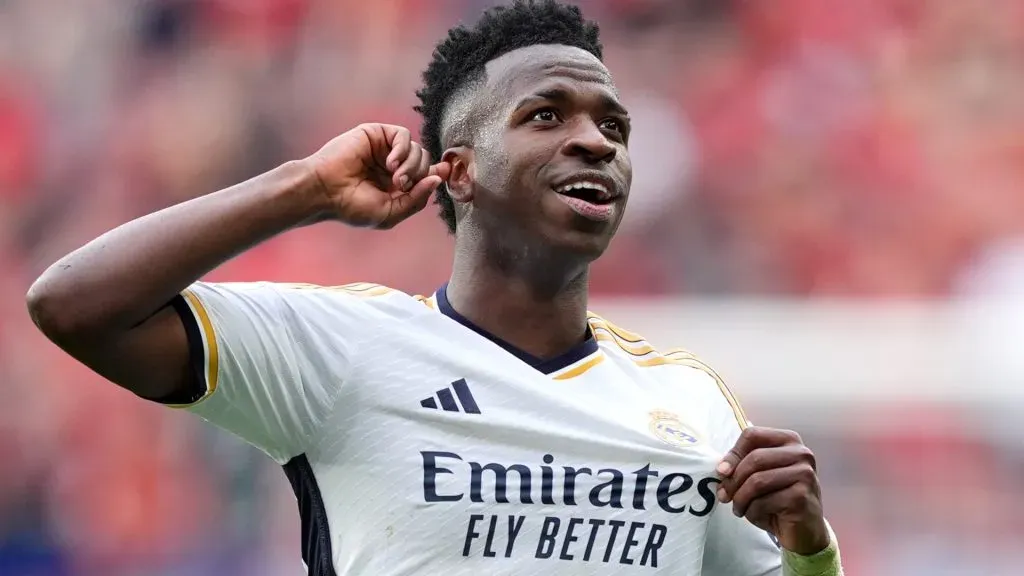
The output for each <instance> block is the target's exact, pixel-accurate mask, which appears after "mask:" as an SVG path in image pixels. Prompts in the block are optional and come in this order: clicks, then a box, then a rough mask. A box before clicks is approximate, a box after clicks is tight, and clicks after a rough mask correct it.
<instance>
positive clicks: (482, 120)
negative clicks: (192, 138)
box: [28, 1, 841, 576]
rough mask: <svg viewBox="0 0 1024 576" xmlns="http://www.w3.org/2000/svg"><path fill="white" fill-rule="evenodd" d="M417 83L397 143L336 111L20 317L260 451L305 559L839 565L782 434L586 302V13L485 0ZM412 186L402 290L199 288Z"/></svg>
mask: <svg viewBox="0 0 1024 576" xmlns="http://www.w3.org/2000/svg"><path fill="white" fill-rule="evenodd" d="M424 81H425V84H424V86H423V88H422V90H420V91H419V93H418V96H419V98H420V101H421V104H420V105H419V106H418V108H417V109H418V110H419V112H421V114H422V115H423V127H422V138H423V145H422V146H421V145H420V144H417V143H416V142H413V141H412V139H411V136H410V132H409V131H408V130H406V129H404V128H401V127H397V126H389V125H384V124H364V125H361V126H358V127H356V128H354V129H352V130H350V131H348V132H346V133H344V134H342V135H341V136H339V137H337V138H335V139H334V140H332V141H331V142H329V143H328V144H327V145H326V146H324V147H323V148H322V149H321V150H319V151H318V152H316V153H315V154H313V155H312V156H310V157H308V158H305V159H302V160H298V161H293V162H288V163H286V164H284V165H282V166H280V167H278V168H276V169H273V170H271V171H270V172H268V173H266V174H263V175H261V176H258V177H256V178H254V179H252V180H249V181H247V182H244V183H241V184H238V185H236V186H233V187H231V188H228V189H226V190H223V191H220V192H216V193H213V194H209V195H206V196H203V197H200V198H196V199H194V200H191V201H188V202H185V203H182V204H179V205H177V206H173V207H170V208H167V209H165V210H161V211H159V212H156V213H154V214H150V215H148V216H145V217H143V218H140V219H138V220H135V221H133V222H129V223H127V224H125V225H123V226H121V227H119V228H117V229H115V230H113V231H111V232H108V233H107V234H104V235H103V236H101V237H99V238H97V239H96V240H94V241H92V242H90V243H89V244H87V245H86V246H84V247H82V248H80V249H78V250H76V251H75V252H73V253H71V254H70V255H68V256H66V257H64V258H63V259H61V260H60V261H59V262H57V263H56V264H54V265H53V266H52V267H51V268H50V269H49V270H47V271H46V272H45V273H44V274H43V275H42V276H41V277H40V278H39V279H38V280H37V281H36V283H35V284H34V285H33V287H32V288H31V289H30V291H29V294H28V305H29V309H30V311H31V314H32V317H33V318H34V320H35V322H36V323H37V325H38V326H39V327H40V329H41V330H42V331H43V332H44V333H45V334H46V335H47V336H49V337H50V338H51V339H52V340H53V341H54V342H56V343H57V344H58V345H59V346H61V347H62V348H63V349H64V350H66V351H67V352H68V353H69V354H71V355H73V356H74V357H75V358H77V359H79V360H80V361H82V362H83V363H84V364H86V365H87V366H89V367H90V368H92V369H93V370H95V371H96V372H98V373H99V374H101V375H103V376H105V377H106V378H108V379H109V380H111V381H113V382H115V383H117V384H118V385H120V386H122V387H124V388H126V389H128V390H130V391H131V392H133V393H135V394H137V395H138V396H141V397H142V398H146V399H149V400H152V401H156V402H161V403H164V404H167V405H171V406H176V407H179V408H184V409H185V410H188V411H191V412H193V413H195V414H197V415H199V416H201V417H202V418H205V419H206V420H208V421H210V422H212V423H214V424H216V425H217V426H220V427H222V428H224V429H226V430H229V431H231V432H233V433H234V434H237V435H238V436H240V437H242V438H244V439H245V440H246V441H248V442H249V443H251V444H253V445H255V446H257V447H258V448H259V449H261V450H262V451H264V452H265V453H266V454H268V455H269V456H270V457H271V458H273V459H274V460H276V461H277V462H278V463H280V464H281V465H283V467H284V470H285V472H286V474H287V475H288V478H289V480H290V481H291V485H292V487H293V488H294V490H295V493H296V496H297V500H298V505H299V512H300V515H301V524H302V559H303V561H304V562H305V564H306V566H307V570H308V573H309V574H316V575H333V574H350V575H372V576H386V575H398V574H452V575H455V574H533V575H545V574H654V573H657V574H673V575H676V576H685V575H694V576H695V575H698V574H706V575H721V576H754V575H766V574H780V573H782V574H799V575H800V576H811V575H813V576H825V575H834V574H839V573H840V572H841V568H840V563H839V553H838V548H837V544H836V541H835V538H834V535H833V534H832V533H831V530H830V529H829V527H828V524H827V523H826V521H825V519H824V517H823V514H822V506H821V501H820V490H819V485H818V480H817V477H816V474H815V467H814V456H813V455H812V453H811V451H810V450H808V449H807V448H806V447H805V446H804V445H803V444H802V443H801V441H800V438H799V437H798V436H797V435H796V434H795V433H793V432H788V431H783V430H773V429H765V428H756V427H752V426H750V425H749V423H748V421H747V419H746V417H745V416H744V414H743V411H742V410H741V409H740V407H739V405H738V404H737V402H736V400H735V398H733V396H732V395H731V394H730V393H729V391H728V389H727V388H726V387H725V384H724V383H723V382H722V380H721V379H720V378H719V377H718V375H716V374H715V372H713V371H712V370H711V369H710V368H708V367H707V366H706V365H704V364H703V363H701V362H700V361H699V360H698V359H696V358H695V357H694V356H692V355H691V354H688V353H686V352H682V351H673V352H662V351H659V350H656V349H654V348H653V347H651V346H650V345H649V344H648V343H647V342H646V341H644V339H643V338H641V337H640V336H638V335H636V334H633V333H631V332H628V331H626V330H623V329H621V328H618V327H617V326H616V325H615V324H613V323H612V322H610V321H609V320H606V319H604V318H602V317H600V316H598V315H596V314H592V313H590V312H588V311H587V269H588V266H589V264H590V263H591V262H592V261H594V259H595V258H597V257H598V256H600V255H601V253H602V252H603V251H604V250H605V248H606V247H607V246H608V243H609V242H610V241H611V239H612V236H613V235H614V233H615V230H616V228H617V226H618V224H619V221H620V220H621V218H622V215H623V211H624V209H625V207H626V199H627V197H628V195H629V187H630V180H631V168H630V159H629V153H628V147H627V144H628V142H629V132H630V127H629V117H628V114H627V112H626V110H625V109H624V108H623V105H622V104H621V103H620V101H619V98H618V96H617V93H616V89H615V85H614V83H613V82H612V78H611V75H610V74H609V72H608V70H607V69H606V68H605V66H604V65H603V64H602V63H601V45H600V43H599V41H598V29H597V26H596V25H594V24H592V23H589V22H586V21H585V20H583V18H582V16H581V14H580V12H579V10H578V9H577V8H575V7H569V6H565V5H561V4H558V3H555V2H552V1H539V2H516V3H515V4H513V5H512V6H511V7H507V8H497V9H492V10H490V11H488V12H487V13H486V14H485V15H484V16H483V18H482V20H481V21H480V22H479V23H477V24H476V25H475V27H473V28H471V29H466V28H461V27H460V28H456V29H453V30H452V31H451V32H450V33H449V35H448V37H447V39H445V40H444V41H443V42H441V43H440V44H439V45H438V47H437V50H436V51H435V52H434V56H433V60H432V62H431V63H430V65H429V66H428V68H427V70H426V72H425V73H424ZM432 159H436V160H437V161H436V162H434V160H432ZM435 192H436V197H437V202H438V203H439V204H440V206H441V216H442V218H443V220H444V222H445V224H446V225H447V226H448V228H449V230H450V231H451V232H452V233H453V234H454V236H455V246H456V247H455V255H454V264H453V268H452V274H451V279H450V281H449V282H448V283H447V284H446V285H445V286H442V287H440V288H439V289H437V291H436V292H434V293H433V294H432V295H430V296H428V297H422V296H410V295H406V294H403V293H401V292H399V291H396V290H391V289H388V288H385V287H383V286H378V285H374V284H352V285H347V286H341V287H318V286H311V285H303V284H287V285H286V284H274V283H249V284H231V283H222V284H213V283H205V282H201V281H199V278H200V277H201V276H202V275H203V274H205V273H206V272H208V271H209V270H211V269H213V268H214V267H216V266H217V265H218V264H220V263H222V262H224V261H225V260H227V259H229V258H231V257H232V256H233V255H235V254H238V253H239V252H241V251H243V250H245V249H247V248H248V247H250V246H252V245H254V244H256V243H259V242H262V241H264V240H266V239H268V238H271V237H272V236H274V235H276V234H279V233H283V232H286V231H287V230H289V229H291V228H294V227H296V226H303V225H309V224H313V223H316V222H321V221H324V220H337V221H341V222H344V223H346V224H349V225H353V226H367V227H374V228H379V229H387V228H390V227H392V226H395V225H397V224H399V223H400V222H401V221H402V220H404V219H405V218H407V217H409V216H410V215H412V214H414V213H415V212H417V211H419V210H420V209H422V208H423V207H424V206H425V205H426V204H427V203H428V201H429V198H430V197H431V196H432V195H433V194H434V193H435ZM338 249H339V250H359V247H358V246H339V247H338ZM681 320H682V319H681Z"/></svg>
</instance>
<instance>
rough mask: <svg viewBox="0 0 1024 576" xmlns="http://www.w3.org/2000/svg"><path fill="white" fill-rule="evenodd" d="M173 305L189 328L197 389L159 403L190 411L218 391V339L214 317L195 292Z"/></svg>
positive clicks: (183, 295)
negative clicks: (211, 319)
mask: <svg viewBox="0 0 1024 576" xmlns="http://www.w3.org/2000/svg"><path fill="white" fill-rule="evenodd" d="M170 305H171V307H172V308H173V309H174V311H175V312H177V313H178V316H179V317H180V318H181V322H182V324H183V325H184V326H185V335H186V337H187V338H188V356H189V371H190V373H191V376H192V378H191V381H192V383H193V385H192V386H191V387H190V388H189V389H187V390H182V391H179V392H177V393H175V394H173V395H171V396H168V397H165V398H159V399H155V401H156V402H159V403H161V404H164V405H166V406H169V407H171V408H189V407H191V406H195V405H196V404H198V403H200V402H202V401H203V400H206V399H207V398H209V397H210V396H211V395H212V394H213V393H214V392H215V391H216V390H217V374H218V355H217V338H216V333H215V332H214V329H213V323H212V322H211V321H210V315H209V313H208V312H207V311H206V308H205V307H204V306H203V303H202V301H201V300H200V299H199V297H198V296H196V295H195V293H194V292H192V291H191V290H185V291H183V292H182V293H181V294H179V295H177V296H175V297H174V299H173V300H171V302H170Z"/></svg>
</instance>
